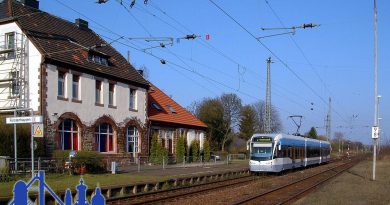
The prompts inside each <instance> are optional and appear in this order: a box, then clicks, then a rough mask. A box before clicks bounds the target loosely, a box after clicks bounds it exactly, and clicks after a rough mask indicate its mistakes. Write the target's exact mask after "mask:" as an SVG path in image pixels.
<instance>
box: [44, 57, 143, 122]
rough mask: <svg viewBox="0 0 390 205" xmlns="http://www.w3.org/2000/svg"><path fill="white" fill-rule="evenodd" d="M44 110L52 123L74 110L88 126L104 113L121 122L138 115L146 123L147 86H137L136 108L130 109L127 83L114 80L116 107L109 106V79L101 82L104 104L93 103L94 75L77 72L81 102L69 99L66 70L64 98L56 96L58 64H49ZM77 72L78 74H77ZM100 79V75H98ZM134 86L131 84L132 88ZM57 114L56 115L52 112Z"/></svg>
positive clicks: (68, 73)
mask: <svg viewBox="0 0 390 205" xmlns="http://www.w3.org/2000/svg"><path fill="white" fill-rule="evenodd" d="M46 71H47V111H48V114H49V118H50V120H51V121H52V122H54V121H56V120H57V117H58V116H60V115H61V114H63V113H65V112H73V113H75V114H76V115H77V116H78V117H79V118H80V120H81V121H82V123H83V124H85V125H87V126H90V125H92V123H94V122H95V120H97V119H98V118H100V117H101V116H103V115H110V116H111V117H112V118H113V120H114V121H115V123H122V122H123V121H124V120H125V119H126V118H134V117H135V118H137V119H139V120H140V121H141V122H142V123H146V107H145V106H146V103H145V102H146V89H144V88H139V87H138V88H137V97H136V100H137V103H136V104H137V111H131V110H129V95H130V92H129V85H127V84H124V83H121V82H117V83H116V84H115V96H114V99H115V100H114V105H115V106H116V108H109V107H108V87H109V81H108V79H103V81H102V99H103V105H104V106H103V107H101V106H97V105H95V82H96V79H95V77H94V76H92V75H89V74H85V73H83V74H81V75H80V81H79V86H80V97H79V100H81V103H76V102H72V76H73V72H72V70H69V72H67V73H66V80H65V85H66V89H65V98H67V100H66V101H64V100H59V99H57V96H58V95H57V94H58V93H57V92H58V70H57V66H55V65H51V64H48V65H47V68H46ZM77 75H79V73H77ZM99 80H101V78H99ZM133 88H134V87H133ZM54 113H57V116H55V115H54Z"/></svg>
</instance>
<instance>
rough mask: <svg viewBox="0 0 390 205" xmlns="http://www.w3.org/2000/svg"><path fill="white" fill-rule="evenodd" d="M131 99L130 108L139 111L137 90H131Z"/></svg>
mask: <svg viewBox="0 0 390 205" xmlns="http://www.w3.org/2000/svg"><path fill="white" fill-rule="evenodd" d="M129 95H130V97H129V108H130V109H132V110H137V90H136V89H134V88H130V94H129Z"/></svg>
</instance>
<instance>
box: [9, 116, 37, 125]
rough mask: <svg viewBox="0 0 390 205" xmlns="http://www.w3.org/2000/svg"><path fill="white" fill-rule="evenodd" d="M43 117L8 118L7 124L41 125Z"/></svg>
mask: <svg viewBox="0 0 390 205" xmlns="http://www.w3.org/2000/svg"><path fill="white" fill-rule="evenodd" d="M42 121H43V118H42V116H28V117H7V118H6V123H7V124H26V123H41V122H42Z"/></svg>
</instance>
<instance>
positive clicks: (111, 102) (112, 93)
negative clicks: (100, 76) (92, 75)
mask: <svg viewBox="0 0 390 205" xmlns="http://www.w3.org/2000/svg"><path fill="white" fill-rule="evenodd" d="M111 85H112V86H113V87H112V91H111V87H110V86H111ZM115 91H116V84H115V83H108V105H111V106H115V104H116V100H115V96H116V92H115Z"/></svg>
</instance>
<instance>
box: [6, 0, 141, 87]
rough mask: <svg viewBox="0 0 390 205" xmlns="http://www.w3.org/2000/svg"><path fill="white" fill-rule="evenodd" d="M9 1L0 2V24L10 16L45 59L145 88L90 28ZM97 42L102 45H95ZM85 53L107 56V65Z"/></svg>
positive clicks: (117, 53)
mask: <svg viewBox="0 0 390 205" xmlns="http://www.w3.org/2000/svg"><path fill="white" fill-rule="evenodd" d="M11 4H12V5H10V4H9V1H8V0H4V1H3V2H1V3H0V12H1V14H0V23H1V22H6V21H7V22H8V21H9V19H10V18H12V17H13V18H14V20H15V21H16V22H17V24H18V25H19V26H20V27H21V29H22V30H23V32H24V33H25V34H26V35H27V36H28V38H29V39H30V40H31V41H32V43H33V44H34V45H35V46H36V47H37V48H38V50H39V51H40V53H41V54H43V55H44V58H45V60H46V62H50V63H53V64H56V65H59V66H61V65H65V66H66V65H72V66H76V67H77V68H79V69H80V70H81V72H86V73H88V72H89V73H92V74H94V75H97V76H99V75H100V76H101V77H106V78H111V79H112V80H117V81H124V82H125V83H129V84H134V85H137V86H140V87H145V88H147V87H148V82H147V81H146V80H145V79H144V78H143V77H142V76H141V75H140V74H139V73H138V72H137V70H136V69H135V68H134V67H133V66H132V65H130V64H129V63H128V62H127V60H126V59H125V58H124V57H123V56H122V55H121V54H120V53H119V52H118V51H116V50H115V49H114V48H113V47H112V46H111V45H110V44H109V43H107V42H106V41H105V40H103V39H102V38H100V37H99V35H97V34H96V33H95V32H93V31H92V30H90V29H86V30H85V29H80V28H78V27H77V26H76V24H75V23H72V22H69V21H66V20H64V19H61V18H59V17H56V16H53V15H51V14H48V13H46V12H43V11H40V10H37V9H34V8H31V7H28V6H24V5H22V4H21V3H19V2H16V1H12V3H11ZM10 9H11V12H10ZM10 15H11V16H10ZM97 45H104V46H101V47H99V46H98V47H96V46H97ZM92 48H93V49H92ZM88 52H95V53H96V52H97V53H102V54H105V55H107V56H108V57H109V58H108V60H109V65H108V66H107V65H100V64H97V63H94V62H90V61H89V59H88Z"/></svg>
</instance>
